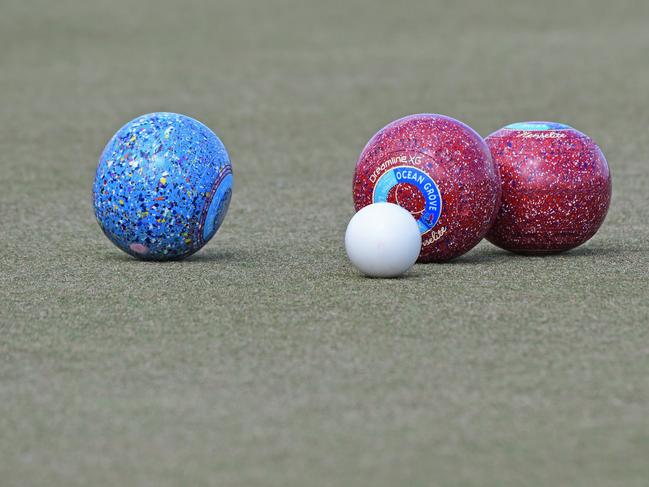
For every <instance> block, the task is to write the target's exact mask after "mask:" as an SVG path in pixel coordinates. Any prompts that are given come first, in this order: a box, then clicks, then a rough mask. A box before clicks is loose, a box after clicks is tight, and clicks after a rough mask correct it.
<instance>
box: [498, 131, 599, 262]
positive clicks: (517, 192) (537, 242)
mask: <svg viewBox="0 0 649 487" xmlns="http://www.w3.org/2000/svg"><path fill="white" fill-rule="evenodd" d="M487 145H489V148H490V149H491V153H492V155H493V158H494V161H495V162H496V164H497V165H498V168H499V172H500V177H501V178H502V205H501V207H500V211H499V213H498V217H497V219H496V222H495V223H494V225H493V227H492V228H491V230H490V231H489V233H488V234H487V239H488V240H489V241H490V242H492V243H493V244H495V245H497V246H498V247H502V248H503V249H507V250H511V251H512V252H518V253H532V254H536V253H548V252H562V251H564V250H569V249H572V248H575V247H577V246H578V245H581V244H583V243H584V242H585V241H586V240H588V239H589V238H591V237H592V236H593V235H595V233H596V232H597V230H598V229H599V227H600V226H601V224H602V222H603V221H604V218H605V217H606V212H607V211H608V206H609V203H610V201H611V175H610V172H609V169H608V164H607V163H606V159H605V158H604V154H602V151H601V150H600V148H599V147H598V146H597V144H595V142H593V140H592V139H591V138H589V137H588V136H586V135H584V134H582V133H581V132H579V131H577V130H575V129H573V128H572V127H569V126H567V125H563V124H558V123H552V122H524V123H516V124H513V125H508V126H507V127H505V128H503V129H500V130H499V131H497V132H495V133H493V134H491V135H490V136H489V137H487Z"/></svg>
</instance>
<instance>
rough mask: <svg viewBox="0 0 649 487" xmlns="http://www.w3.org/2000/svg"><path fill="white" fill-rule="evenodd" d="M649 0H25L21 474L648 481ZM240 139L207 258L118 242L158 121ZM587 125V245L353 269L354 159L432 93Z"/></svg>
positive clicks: (3, 76)
mask: <svg viewBox="0 0 649 487" xmlns="http://www.w3.org/2000/svg"><path fill="white" fill-rule="evenodd" d="M648 25H649V3H648V2H646V1H636V2H632V1H624V0H622V1H617V2H611V1H585V0H584V1H545V2H536V1H534V2H532V1H513V0H512V1H506V0H501V1H484V2H469V1H455V2H453V1H445V0H438V1H433V2H431V1H419V2H417V1H412V2H410V1H404V2H389V1H378V0H377V1H369V0H367V1H364V0H353V1H343V0H331V1H328V2H319V1H315V0H313V1H270V0H269V1H258V2H246V1H234V0H231V1H207V0H204V1H199V0H191V1H185V2H177V1H176V2H174V1H168V0H159V1H153V0H151V1H146V2H134V1H126V0H111V1H109V2H108V1H107V2H100V1H87V2H83V1H81V0H79V1H70V0H62V1H58V2H45V1H43V0H35V1H19V0H0V46H1V49H0V148H1V149H2V150H1V153H0V154H1V155H0V242H1V243H2V252H1V254H0V269H1V271H0V484H1V485H2V486H3V487H10V486H27V485H30V486H35V485H48V486H59V485H61V486H77V485H79V486H81V485H83V486H87V485H93V486H104V485H106V486H109V485H111V486H114V485H156V486H180V485H218V486H247V487H250V486H257V485H259V486H341V485H354V486H373V487H378V486H395V485H408V486H429V485H454V486H459V485H461V486H514V485H516V486H519V485H571V486H578V485H584V486H586V485H588V486H598V485H601V486H622V485H624V486H645V485H647V479H648V478H649V462H648V459H649V422H648V420H647V418H648V413H649V326H648V323H649V304H648V297H649V255H648V253H647V249H646V243H647V241H648V239H649V225H648V223H647V214H648V211H649V202H648V201H647V188H648V187H649V172H648V170H647V153H648V148H649V130H648V128H649V112H648V110H647V109H648V108H649V89H648V86H649V57H648V53H649V28H647V26H648ZM162 110H164V111H175V112H180V113H185V114H187V115H190V116H192V117H194V118H197V119H199V120H201V121H202V122H204V123H205V124H207V125H208V126H209V127H211V128H212V129H213V130H215V131H216V132H217V134H218V135H219V136H220V137H221V138H222V140H223V141H224V142H225V144H226V146H227V147H228V149H229V151H230V155H231V157H232V160H233V164H234V170H235V194H234V198H233V202H232V205H231V207H230V211H229V214H228V216H227V218H226V221H225V224H224V226H223V227H222V228H221V230H220V231H219V233H218V235H217V236H216V237H215V239H214V240H212V242H210V244H209V245H208V246H207V247H206V248H205V249H204V250H203V251H201V252H200V253H199V254H197V255H195V256H194V257H192V258H191V259H189V260H187V261H185V262H175V263H167V264H156V263H141V262H136V261H134V260H132V259H130V258H129V257H127V256H126V255H125V254H122V253H121V252H120V251H119V250H118V249H117V248H115V247H113V246H112V244H110V243H109V242H108V240H107V239H106V238H105V237H104V236H103V235H102V234H101V231H100V229H99V227H98V225H97V224H96V222H95V220H94V215H93V211H92V205H91V187H92V180H93V177H94V170H95V167H96V163H97V159H98V157H99V154H100V152H101V150H102V149H103V146H104V144H105V143H106V142H107V141H108V139H109V138H110V137H111V136H112V134H113V133H114V132H115V131H116V130H117V129H118V128H119V127H120V126H121V125H122V124H124V123H125V122H127V121H128V120H130V119H132V118H134V117H135V116H137V115H140V114H142V113H147V112H152V111H162ZM419 112H436V113H443V114H446V115H450V116H453V117H455V118H459V119H460V120H462V121H464V122H466V123H468V124H469V125H471V126H472V127H474V128H475V129H476V130H478V131H479V132H480V133H481V134H482V135H487V134H489V133H490V132H492V131H495V130H496V129H498V128H500V127H501V126H503V125H505V124H507V123H510V122H514V121H523V120H530V119H541V120H544V119H545V120H553V121H558V122H564V123H568V124H570V125H572V126H574V127H576V128H578V129H579V130H581V131H583V132H585V133H587V134H589V135H590V136H592V137H593V138H594V139H595V140H596V141H598V143H599V144H600V145H601V147H602V148H603V150H604V152H605V154H606V155H607V157H608V159H609V164H610V167H611V171H612V174H613V183H614V187H613V192H614V197H613V202H612V206H611V210H610V212H609V216H608V219H607V221H606V222H605V224H604V226H603V227H602V229H601V231H600V232H599V233H598V234H597V235H596V236H595V237H594V238H593V239H592V240H591V241H590V242H589V243H588V244H586V245H585V246H583V247H581V248H579V249H577V250H575V251H572V252H570V253H567V254H564V255H560V256H554V257H545V258H541V257H532V258H525V257H519V256H514V255H510V254H507V253H505V252H503V251H501V250H498V249H496V248H495V247H493V246H491V245H490V244H488V243H486V242H483V243H482V244H480V245H479V246H478V247H477V248H476V249H474V250H473V251H472V252H471V253H469V254H467V255H465V256H464V257H462V258H460V259H458V260H456V261H453V262H451V263H448V264H444V265H418V266H416V267H415V269H414V270H413V272H412V273H411V274H409V276H408V277H407V278H404V279H399V280H369V279H364V278H361V277H360V276H358V274H357V273H356V272H355V271H354V270H353V269H352V268H351V267H350V265H349V264H348V263H347V260H346V257H345V254H344V249H343V246H342V237H343V233H344V229H345V226H346V224H347V221H348V219H349V218H350V217H351V216H352V214H353V206H352V201H351V178H352V173H353V167H354V164H355V161H356V159H357V157H358V154H359V153H360V151H361V149H362V148H363V146H364V144H365V143H366V141H367V140H368V139H369V138H370V137H371V135H372V134H373V133H374V132H375V131H376V130H378V129H379V128H381V127H382V126H383V125H385V124H386V123H388V122H389V121H391V120H393V119H395V118H398V117H401V116H403V115H406V114H409V113H419Z"/></svg>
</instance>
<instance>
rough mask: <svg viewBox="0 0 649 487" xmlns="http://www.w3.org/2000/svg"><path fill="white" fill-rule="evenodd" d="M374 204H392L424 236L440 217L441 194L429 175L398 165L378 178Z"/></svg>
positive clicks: (373, 196)
mask: <svg viewBox="0 0 649 487" xmlns="http://www.w3.org/2000/svg"><path fill="white" fill-rule="evenodd" d="M372 202H373V203H382V202H387V203H395V204H397V205H399V206H401V207H403V208H405V209H406V210H408V211H409V212H410V213H411V214H412V216H413V217H414V218H415V219H416V220H417V224H418V225H419V231H420V232H421V234H422V235H423V234H424V233H426V232H429V231H430V230H432V229H433V227H434V226H435V225H436V224H437V222H438V221H439V218H440V216H441V215H442V195H441V194H440V192H439V188H438V187H437V184H436V183H435V181H434V180H433V178H431V177H430V176H429V175H428V174H426V173H425V172H423V171H422V170H420V169H417V168H416V167H413V166H397V167H393V168H392V169H390V170H389V171H386V172H385V173H383V174H382V175H381V177H380V178H378V179H377V181H376V185H375V186H374V193H373V195H372Z"/></svg>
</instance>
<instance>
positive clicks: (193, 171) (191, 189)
mask: <svg viewBox="0 0 649 487" xmlns="http://www.w3.org/2000/svg"><path fill="white" fill-rule="evenodd" d="M231 197H232V164H231V163H230V158H229V156H228V153H227V151H226V149H225V146H224V145H223V143H222V142H221V140H220V139H219V138H218V137H217V136H216V135H215V134H214V132H212V131H211V130H210V129H209V128H207V127H206V126H205V125H203V124H202V123H200V122H198V121H197V120H194V119H193V118H190V117H187V116H185V115H179V114H176V113H151V114H148V115H143V116H141V117H138V118H136V119H134V120H132V121H130V122H129V123H127V124H126V125H124V126H123V127H122V128H121V129H119V130H118V131H117V133H116V134H115V135H114V136H113V138H112V139H111V140H110V141H109V142H108V144H107V145H106V148H105V149H104V151H103V153H102V155H101V158H100V160H99V166H98V167H97V174H96V176H95V183H94V187H93V198H94V207H95V215H96V217H97V221H98V222H99V225H100V226H101V229H102V230H103V231H104V233H105V234H106V236H107V237H108V238H109V239H110V241H111V242H113V243H114V244H115V245H117V246H118V247H119V248H120V249H122V250H123V251H124V252H126V253H128V254H130V255H132V256H134V257H137V258H138V259H143V260H176V259H182V258H184V257H187V256H189V255H191V254H193V253H194V252H196V251H198V250H199V249H200V248H201V247H203V246H204V245H205V244H206V243H207V242H208V241H209V240H210V239H211V238H212V237H213V236H214V234H215V233H216V231H217V230H218V229H219V227H220V226H221V223H223V219H224V218H225V214H226V213H227V211H228V206H229V204H230V199H231Z"/></svg>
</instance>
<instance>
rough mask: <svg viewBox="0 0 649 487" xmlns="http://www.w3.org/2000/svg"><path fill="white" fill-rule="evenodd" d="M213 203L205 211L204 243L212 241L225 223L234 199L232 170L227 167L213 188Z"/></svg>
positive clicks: (203, 225) (203, 223) (202, 236)
mask: <svg viewBox="0 0 649 487" xmlns="http://www.w3.org/2000/svg"><path fill="white" fill-rule="evenodd" d="M211 193H212V201H211V202H210V205H209V207H208V208H207V211H205V210H203V222H202V225H201V226H202V229H203V230H202V232H201V233H202V235H201V238H202V239H203V241H205V242H207V241H208V240H209V239H211V238H212V237H213V236H214V234H215V233H216V231H217V230H218V229H219V227H220V226H221V223H223V219H224V218H225V214H226V213H227V211H228V207H229V206H230V199H231V198H232V169H231V168H230V166H226V167H225V169H224V170H223V172H222V173H221V175H220V177H219V178H218V179H217V181H216V183H215V184H214V187H213V188H212V191H211Z"/></svg>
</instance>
